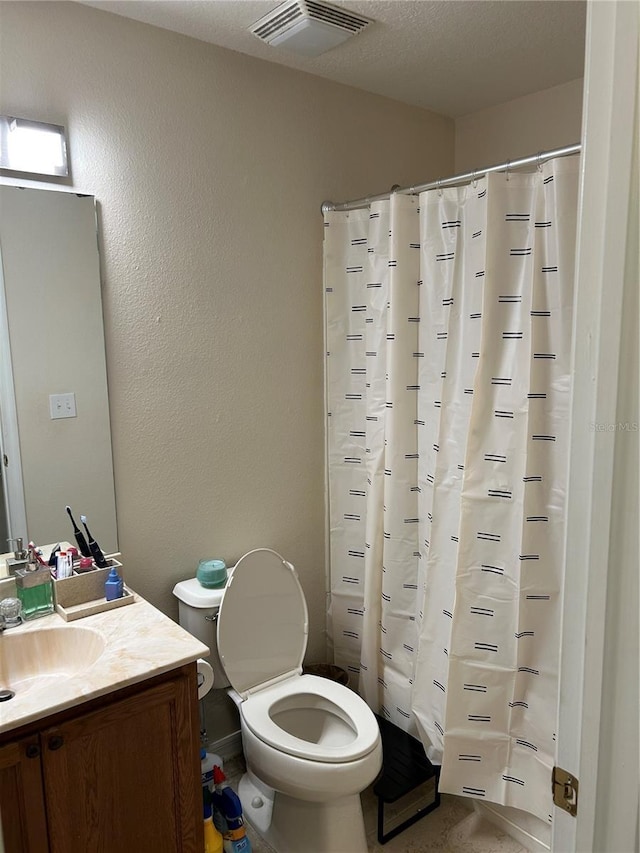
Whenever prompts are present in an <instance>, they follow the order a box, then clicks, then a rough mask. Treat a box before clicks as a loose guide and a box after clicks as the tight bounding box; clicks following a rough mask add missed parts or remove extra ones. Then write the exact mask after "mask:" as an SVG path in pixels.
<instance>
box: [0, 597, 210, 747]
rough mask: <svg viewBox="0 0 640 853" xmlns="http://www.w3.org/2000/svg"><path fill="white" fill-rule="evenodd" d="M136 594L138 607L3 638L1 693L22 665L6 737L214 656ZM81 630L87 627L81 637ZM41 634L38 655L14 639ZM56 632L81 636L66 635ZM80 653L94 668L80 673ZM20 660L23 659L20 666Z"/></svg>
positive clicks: (2, 707) (43, 622) (0, 719)
mask: <svg viewBox="0 0 640 853" xmlns="http://www.w3.org/2000/svg"><path fill="white" fill-rule="evenodd" d="M134 597H135V601H134V603H133V604H130V605H127V606H126V607H120V608H117V609H115V610H109V611H107V612H104V613H97V614H95V615H93V616H87V617H85V618H83V619H78V620H76V621H74V622H65V621H64V619H62V617H61V616H59V615H58V614H57V613H53V614H51V615H50V616H44V617H41V618H39V619H34V620H32V621H29V622H26V623H23V624H22V625H21V626H20V627H18V628H11V629H8V630H6V631H5V632H4V634H0V689H4V688H6V687H8V686H9V687H10V686H11V672H12V670H13V669H15V667H16V666H21V667H22V670H21V672H20V673H19V674H18V680H17V681H16V689H15V696H14V697H13V698H12V699H9V700H8V701H5V702H0V732H7V731H11V730H12V729H15V728H17V727H18V726H22V725H23V724H25V723H29V722H32V721H35V720H39V719H43V718H46V717H48V716H49V715H51V714H54V713H56V712H58V711H61V710H64V709H66V708H72V707H74V706H76V705H81V704H82V703H83V702H86V701H88V700H89V699H94V698H96V697H98V696H104V695H106V694H108V693H111V692H113V691H115V690H119V689H120V688H122V687H127V686H128V685H131V684H137V683H138V682H141V681H145V680H146V679H148V678H152V677H153V676H155V675H160V674H162V673H164V672H168V671H170V670H172V669H176V668H177V667H179V666H182V665H183V664H186V663H191V662H192V661H195V660H197V659H198V658H200V657H204V656H206V655H208V654H209V649H208V648H207V647H206V646H205V645H203V644H202V643H201V642H200V641H199V640H197V639H196V638H195V637H193V636H192V635H191V634H189V633H187V632H186V631H185V630H183V629H182V628H181V627H180V626H179V625H177V624H176V623H175V622H173V621H172V620H171V619H169V618H168V617H167V616H165V615H164V614H163V613H161V612H160V611H159V610H157V609H156V608H155V607H153V606H152V605H151V604H149V603H148V602H147V601H145V600H144V599H143V598H142V597H141V596H139V595H137V594H136V593H134ZM78 628H81V629H83V630H81V631H79V632H78V631H77V630H76V631H75V632H74V629H78ZM38 631H40V632H43V631H46V633H44V634H41V635H40V642H39V644H38V643H36V646H35V648H38V653H37V654H35V655H34V654H33V652H32V651H29V652H24V653H23V652H22V651H21V650H20V646H21V644H22V645H23V646H24V647H25V648H26V643H25V642H24V641H19V642H13V641H12V638H14V637H15V638H16V639H17V638H18V637H19V635H21V634H26V633H31V632H38ZM52 631H55V632H59V631H72V632H73V633H71V634H68V635H67V636H66V637H58V635H57V634H52V633H51V632H52ZM29 639H30V638H29ZM58 641H59V642H58ZM3 643H5V646H4V650H3V648H1V647H2V644H3ZM31 648H32V649H33V648H34V647H33V646H32V647H31ZM58 648H60V649H62V650H63V653H62V654H61V656H60V661H59V665H58V663H57V659H56V658H55V653H56V649H58ZM76 648H77V655H76ZM78 655H79V656H80V658H81V659H82V660H85V659H86V660H87V663H86V664H82V665H81V668H80V671H77V672H75V674H73V673H74V670H76V669H77V667H78V664H77V656H78ZM74 656H75V657H76V660H75V662H74ZM19 657H20V658H21V662H17V661H16V659H17V658H19ZM65 658H68V659H67V660H65ZM91 658H95V659H94V660H90V659H91ZM83 667H84V668H83ZM70 672H71V673H72V674H69V673H70ZM25 673H26V675H27V676H28V677H27V678H26V679H25V678H24V677H23V678H22V679H21V678H20V675H22V676H24V674H25Z"/></svg>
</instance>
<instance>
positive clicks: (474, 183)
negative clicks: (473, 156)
mask: <svg viewBox="0 0 640 853" xmlns="http://www.w3.org/2000/svg"><path fill="white" fill-rule="evenodd" d="M471 185H472V187H473V188H474V190H475V188H476V187H477V186H478V173H477V172H476V170H475V169H474V170H473V172H472V173H471Z"/></svg>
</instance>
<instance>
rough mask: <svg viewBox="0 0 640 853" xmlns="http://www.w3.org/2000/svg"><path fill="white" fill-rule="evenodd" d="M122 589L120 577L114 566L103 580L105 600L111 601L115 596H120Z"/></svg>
mask: <svg viewBox="0 0 640 853" xmlns="http://www.w3.org/2000/svg"><path fill="white" fill-rule="evenodd" d="M123 591H124V590H123V583H122V578H121V577H120V575H119V574H118V572H117V571H116V568H115V566H114V567H113V568H112V569H111V571H110V572H109V574H108V576H107V579H106V581H105V582H104V594H105V597H106V599H107V601H113V600H114V599H116V598H122V594H123Z"/></svg>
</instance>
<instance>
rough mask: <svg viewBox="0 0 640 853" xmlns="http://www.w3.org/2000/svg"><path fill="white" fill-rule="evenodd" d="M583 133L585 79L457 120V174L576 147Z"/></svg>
mask: <svg viewBox="0 0 640 853" xmlns="http://www.w3.org/2000/svg"><path fill="white" fill-rule="evenodd" d="M581 137H582V80H581V79H580V80H572V81H571V82H570V83H564V84H563V85H562V86H554V87H553V88H552V89H544V90H543V91H541V92H535V93H534V94H533V95H526V96H525V97H523V98H516V99H515V100H513V101H507V102H506V103H504V104H499V105H498V106H497V107H490V108H489V109H486V110H478V112H475V113H471V114H470V115H467V116H464V117H463V118H459V119H456V157H455V170H456V172H466V171H470V170H472V169H476V168H482V167H483V166H492V165H494V164H495V163H504V162H506V161H507V160H515V159H516V158H517V157H527V156H529V155H530V154H536V153H537V152H538V151H545V150H549V149H551V148H560V147H562V146H563V145H573V143H574V142H580V139H581Z"/></svg>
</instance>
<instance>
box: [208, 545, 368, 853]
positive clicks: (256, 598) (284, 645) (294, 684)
mask: <svg viewBox="0 0 640 853" xmlns="http://www.w3.org/2000/svg"><path fill="white" fill-rule="evenodd" d="M307 633H308V617H307V606H306V602H305V599H304V594H303V592H302V588H301V586H300V583H299V581H298V578H297V575H296V572H295V569H294V568H293V566H292V565H291V564H290V563H288V562H287V561H286V560H284V559H283V558H282V557H281V556H280V555H279V554H277V553H276V552H275V551H272V550H270V549H266V548H261V549H258V550H255V551H251V552H249V553H248V554H246V555H245V556H244V557H243V558H242V559H241V560H239V561H238V563H237V565H236V566H235V568H234V570H233V572H232V573H231V577H230V579H229V581H228V584H227V587H226V589H225V591H224V594H223V596H222V601H221V604H220V609H219V613H218V620H217V647H218V654H219V658H220V661H221V664H222V667H223V668H224V671H225V673H226V675H227V678H228V680H229V682H230V684H231V686H232V688H233V690H232V691H231V693H230V695H232V697H233V698H234V700H235V701H236V703H237V705H238V708H239V711H240V723H241V733H242V743H243V749H244V755H245V761H246V764H247V773H246V774H245V776H244V777H243V779H242V781H241V783H240V786H239V794H240V798H241V800H242V803H243V808H244V810H245V816H246V817H247V818H248V819H249V821H250V822H251V823H253V824H254V825H255V827H256V829H257V830H258V831H259V832H260V833H261V834H262V835H263V836H264V837H265V840H266V841H268V843H269V844H271V845H272V846H273V847H274V848H275V850H277V851H278V853H301V851H305V853H340V851H345V853H366V850H367V844H366V835H365V830H364V822H363V818H362V809H361V805H360V793H361V791H363V790H364V788H366V787H367V786H368V785H369V784H371V782H373V780H374V779H375V778H376V776H377V774H378V772H379V770H380V767H381V765H382V745H381V740H380V732H379V729H378V725H377V723H376V720H375V717H374V715H373V713H372V712H371V710H370V709H369V707H368V706H367V705H366V703H365V702H364V701H363V700H362V699H361V698H360V697H359V696H358V695H357V694H356V693H354V692H353V691H351V690H349V688H348V687H344V686H343V685H341V684H337V683H335V682H333V681H329V680H327V679H324V678H320V677H318V676H315V675H303V674H302V660H303V657H304V653H305V650H306V645H307Z"/></svg>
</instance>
